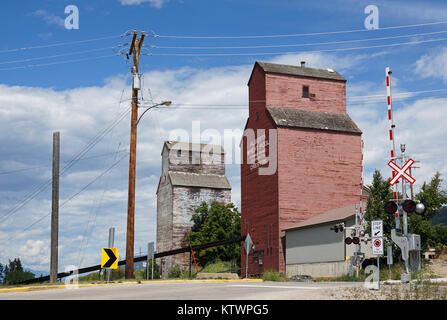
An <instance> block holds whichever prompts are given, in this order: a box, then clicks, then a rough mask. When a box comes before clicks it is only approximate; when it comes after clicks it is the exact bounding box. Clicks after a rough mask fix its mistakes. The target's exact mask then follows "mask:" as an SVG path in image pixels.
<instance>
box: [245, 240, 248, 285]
mask: <svg viewBox="0 0 447 320" xmlns="http://www.w3.org/2000/svg"><path fill="white" fill-rule="evenodd" d="M248 252H249V251H248V246H246V248H245V254H246V255H247V256H246V259H245V279H248Z"/></svg>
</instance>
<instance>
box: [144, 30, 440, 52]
mask: <svg viewBox="0 0 447 320" xmlns="http://www.w3.org/2000/svg"><path fill="white" fill-rule="evenodd" d="M442 33H447V31H436V32H427V33H413V34H406V35H399V36H390V37H380V38H369V39H355V40H343V41H329V42H314V43H297V44H278V45H260V46H214V47H209V46H207V47H204V46H199V47H197V46H158V45H143V46H144V47H148V48H154V49H194V50H211V49H260V48H283V47H305V46H317V45H330V44H343V43H351V42H365V41H379V40H391V39H398V38H408V37H419V36H428V35H435V34H442Z"/></svg>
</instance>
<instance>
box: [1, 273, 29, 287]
mask: <svg viewBox="0 0 447 320" xmlns="http://www.w3.org/2000/svg"><path fill="white" fill-rule="evenodd" d="M29 279H34V273H31V272H26V271H20V270H14V271H9V272H8V274H7V275H6V277H5V284H7V285H11V284H16V283H20V282H22V281H25V280H29Z"/></svg>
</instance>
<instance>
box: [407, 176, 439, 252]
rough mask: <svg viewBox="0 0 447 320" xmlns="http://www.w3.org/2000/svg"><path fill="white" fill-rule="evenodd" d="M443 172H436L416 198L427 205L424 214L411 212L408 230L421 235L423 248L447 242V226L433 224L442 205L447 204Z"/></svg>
mask: <svg viewBox="0 0 447 320" xmlns="http://www.w3.org/2000/svg"><path fill="white" fill-rule="evenodd" d="M441 182H442V179H441V174H440V173H439V172H436V174H435V175H434V176H433V178H432V179H431V181H430V183H428V184H427V183H425V182H424V184H423V185H422V187H421V191H420V192H419V193H418V194H417V195H416V197H415V198H416V200H419V201H421V202H422V203H424V204H425V205H426V207H427V210H426V211H425V213H424V214H423V215H419V214H416V213H410V214H409V216H408V231H409V232H410V233H416V234H420V235H421V246H422V248H423V249H425V248H427V246H428V245H430V246H431V247H436V246H438V245H442V244H444V245H445V244H447V227H446V226H442V225H435V226H434V225H433V223H432V222H433V218H434V217H435V216H436V215H438V214H439V212H440V211H441V209H442V207H443V206H444V205H445V204H447V192H446V191H445V190H441Z"/></svg>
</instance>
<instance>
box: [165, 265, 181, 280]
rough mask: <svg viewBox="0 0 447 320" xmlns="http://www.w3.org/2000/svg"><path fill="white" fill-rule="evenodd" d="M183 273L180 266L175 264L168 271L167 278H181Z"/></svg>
mask: <svg viewBox="0 0 447 320" xmlns="http://www.w3.org/2000/svg"><path fill="white" fill-rule="evenodd" d="M182 274H183V270H182V268H181V267H180V266H179V265H178V264H176V265H175V266H173V267H172V268H171V269H169V271H168V278H181V277H182Z"/></svg>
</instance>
